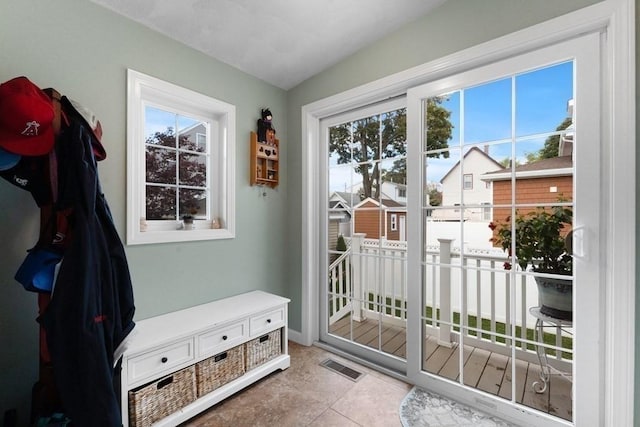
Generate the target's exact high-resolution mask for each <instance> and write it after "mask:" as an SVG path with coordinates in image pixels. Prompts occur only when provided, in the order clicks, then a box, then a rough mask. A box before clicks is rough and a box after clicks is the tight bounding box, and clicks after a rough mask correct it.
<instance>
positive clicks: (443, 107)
mask: <svg viewBox="0 0 640 427" xmlns="http://www.w3.org/2000/svg"><path fill="white" fill-rule="evenodd" d="M424 109H425V111H426V117H425V129H426V131H425V133H426V135H425V140H424V142H425V144H424V149H425V150H426V151H428V152H429V153H430V157H435V156H437V153H438V152H439V151H441V150H446V149H447V148H448V147H449V145H453V146H456V145H458V144H459V143H460V92H453V93H449V94H445V95H441V96H435V97H433V98H429V99H427V100H425V105H424Z"/></svg>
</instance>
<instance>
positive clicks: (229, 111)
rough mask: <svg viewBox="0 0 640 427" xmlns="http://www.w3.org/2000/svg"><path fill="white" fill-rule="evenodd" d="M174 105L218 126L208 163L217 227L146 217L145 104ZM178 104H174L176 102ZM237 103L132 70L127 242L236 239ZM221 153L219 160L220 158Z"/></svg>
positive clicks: (129, 82)
mask: <svg viewBox="0 0 640 427" xmlns="http://www.w3.org/2000/svg"><path fill="white" fill-rule="evenodd" d="M169 104H171V107H169V108H170V109H171V110H172V111H176V112H178V113H180V114H185V115H191V116H195V117H199V118H200V117H207V118H208V119H209V120H211V121H210V122H209V124H210V127H211V132H216V133H217V134H218V135H219V136H218V140H219V142H218V144H217V146H216V144H212V145H211V151H210V154H216V155H215V156H213V155H212V156H211V160H210V162H211V163H210V164H209V169H208V170H210V171H214V172H213V174H212V175H211V176H208V177H207V180H208V181H209V182H218V183H219V184H218V185H213V186H209V191H210V193H209V197H210V198H215V199H216V200H215V201H213V200H210V201H209V202H208V203H210V206H211V205H213V206H215V205H217V206H218V208H217V209H216V211H215V213H214V212H210V213H209V215H212V216H213V218H215V219H216V220H217V221H219V222H220V223H221V224H219V225H220V228H213V224H212V219H213V218H210V219H209V220H207V221H201V220H199V221H195V222H194V224H195V228H194V229H193V230H181V229H179V227H180V221H168V222H169V223H173V224H175V228H173V227H172V228H171V229H167V227H166V225H165V227H161V226H159V225H160V224H159V223H160V222H167V221H159V222H157V223H155V221H154V223H155V224H152V222H151V221H149V223H147V222H146V221H145V219H144V216H145V213H144V209H145V208H144V206H145V200H144V197H145V196H144V194H145V191H144V189H145V187H144V186H145V182H146V181H145V170H146V169H145V168H146V164H145V144H140V143H139V142H140V141H144V117H145V115H144V109H145V106H146V105H153V106H156V107H157V106H158V105H160V106H167V105H169ZM174 105H175V107H174ZM235 128H236V111H235V106H234V105H231V104H228V103H226V102H223V101H219V100H217V99H214V98H212V97H209V96H207V95H204V94H201V93H198V92H195V91H192V90H190V89H186V88H183V87H180V86H178V85H175V84H172V83H169V82H166V81H163V80H160V79H158V78H155V77H151V76H149V75H146V74H143V73H140V72H138V71H135V70H132V69H128V70H127V245H138V244H151V243H168V242H186V241H198V240H217V239H232V238H234V237H235V145H236V135H235ZM216 159H217V160H216Z"/></svg>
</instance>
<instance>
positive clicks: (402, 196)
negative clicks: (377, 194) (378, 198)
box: [381, 181, 407, 206]
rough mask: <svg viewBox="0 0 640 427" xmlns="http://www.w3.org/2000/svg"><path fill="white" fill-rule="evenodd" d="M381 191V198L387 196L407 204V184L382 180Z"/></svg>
mask: <svg viewBox="0 0 640 427" xmlns="http://www.w3.org/2000/svg"><path fill="white" fill-rule="evenodd" d="M381 193H382V194H383V198H385V196H386V198H388V199H391V200H393V201H396V202H398V203H402V204H403V205H405V206H406V204H407V184H398V183H396V182H391V181H382V187H381Z"/></svg>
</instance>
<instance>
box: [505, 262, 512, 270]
mask: <svg viewBox="0 0 640 427" xmlns="http://www.w3.org/2000/svg"><path fill="white" fill-rule="evenodd" d="M503 267H504V269H505V270H511V263H510V262H509V261H507V262H505V263H504V265H503Z"/></svg>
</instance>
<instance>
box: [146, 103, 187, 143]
mask: <svg viewBox="0 0 640 427" xmlns="http://www.w3.org/2000/svg"><path fill="white" fill-rule="evenodd" d="M144 114H145V124H144V136H145V139H146V138H148V137H149V136H151V135H154V134H155V133H156V132H165V131H166V130H167V128H168V127H171V128H173V130H174V132H175V130H176V127H177V128H178V130H180V129H186V128H188V127H190V126H192V125H195V124H196V123H198V122H199V121H198V120H196V119H194V118H190V117H186V116H180V115H178V116H176V114H175V113H171V112H168V111H164V110H160V109H158V108H154V107H151V106H148V105H147V106H146V107H145V109H144ZM176 122H177V124H176Z"/></svg>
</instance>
